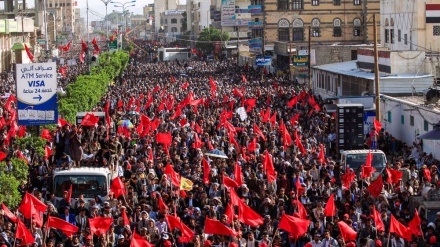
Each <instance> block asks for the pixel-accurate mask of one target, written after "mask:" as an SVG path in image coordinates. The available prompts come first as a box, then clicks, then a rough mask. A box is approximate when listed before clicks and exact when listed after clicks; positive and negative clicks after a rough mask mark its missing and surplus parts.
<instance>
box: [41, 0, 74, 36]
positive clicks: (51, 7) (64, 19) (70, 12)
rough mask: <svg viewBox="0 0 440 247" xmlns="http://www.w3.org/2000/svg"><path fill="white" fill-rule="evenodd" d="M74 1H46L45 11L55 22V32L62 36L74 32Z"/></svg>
mask: <svg viewBox="0 0 440 247" xmlns="http://www.w3.org/2000/svg"><path fill="white" fill-rule="evenodd" d="M76 6H77V2H76V1H75V0H46V10H47V11H48V13H49V14H52V15H53V17H52V18H54V20H55V23H56V24H55V26H56V28H55V29H56V30H57V32H58V33H59V34H62V35H67V36H68V35H71V34H73V33H74V32H75V7H76Z"/></svg>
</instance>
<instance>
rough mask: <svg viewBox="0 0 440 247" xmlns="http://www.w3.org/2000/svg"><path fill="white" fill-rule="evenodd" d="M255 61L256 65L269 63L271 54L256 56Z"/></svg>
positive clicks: (270, 62)
mask: <svg viewBox="0 0 440 247" xmlns="http://www.w3.org/2000/svg"><path fill="white" fill-rule="evenodd" d="M255 63H256V64H257V66H264V65H271V64H272V56H257V57H256V58H255Z"/></svg>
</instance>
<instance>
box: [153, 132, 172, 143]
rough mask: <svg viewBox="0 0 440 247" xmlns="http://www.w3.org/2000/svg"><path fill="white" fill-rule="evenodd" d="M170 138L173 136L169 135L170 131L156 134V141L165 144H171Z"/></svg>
mask: <svg viewBox="0 0 440 247" xmlns="http://www.w3.org/2000/svg"><path fill="white" fill-rule="evenodd" d="M172 139H173V137H172V136H171V134H170V133H167V134H166V133H158V134H157V135H156V141H157V143H162V144H164V145H167V146H169V145H171V142H172Z"/></svg>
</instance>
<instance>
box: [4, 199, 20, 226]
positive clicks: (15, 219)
mask: <svg viewBox="0 0 440 247" xmlns="http://www.w3.org/2000/svg"><path fill="white" fill-rule="evenodd" d="M2 209H3V211H4V212H5V216H6V217H8V218H9V219H10V220H11V221H12V222H14V223H17V220H18V218H17V216H15V215H14V214H13V213H12V212H11V210H9V208H8V207H6V205H5V204H4V203H2Z"/></svg>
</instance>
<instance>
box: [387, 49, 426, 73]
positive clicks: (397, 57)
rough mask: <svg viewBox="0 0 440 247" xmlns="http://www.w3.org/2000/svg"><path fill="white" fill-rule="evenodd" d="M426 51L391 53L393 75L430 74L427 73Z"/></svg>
mask: <svg viewBox="0 0 440 247" xmlns="http://www.w3.org/2000/svg"><path fill="white" fill-rule="evenodd" d="M424 63H425V52H424V51H400V52H391V53H390V64H391V74H419V75H420V74H430V73H431V71H425V66H424Z"/></svg>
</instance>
